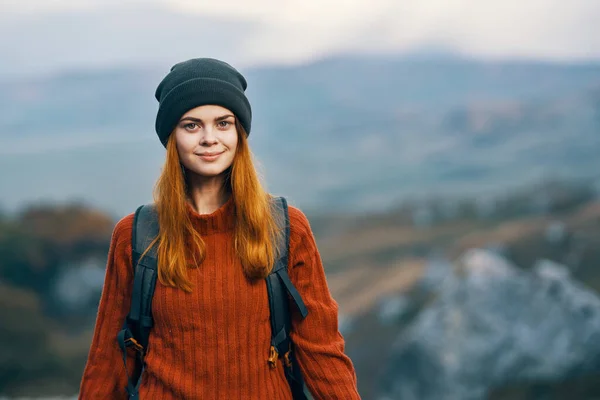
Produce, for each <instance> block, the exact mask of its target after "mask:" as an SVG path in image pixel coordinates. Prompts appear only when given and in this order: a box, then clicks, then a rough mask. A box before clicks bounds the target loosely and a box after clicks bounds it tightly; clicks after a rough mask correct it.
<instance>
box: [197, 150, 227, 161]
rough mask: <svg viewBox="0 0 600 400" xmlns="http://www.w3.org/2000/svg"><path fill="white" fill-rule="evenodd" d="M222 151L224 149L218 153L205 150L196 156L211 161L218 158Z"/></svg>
mask: <svg viewBox="0 0 600 400" xmlns="http://www.w3.org/2000/svg"><path fill="white" fill-rule="evenodd" d="M223 153H224V151H222V152H220V153H209V152H206V153H200V154H198V156H199V157H200V158H201V159H203V160H205V161H213V160H216V159H217V158H219V156H220V155H221V154H223Z"/></svg>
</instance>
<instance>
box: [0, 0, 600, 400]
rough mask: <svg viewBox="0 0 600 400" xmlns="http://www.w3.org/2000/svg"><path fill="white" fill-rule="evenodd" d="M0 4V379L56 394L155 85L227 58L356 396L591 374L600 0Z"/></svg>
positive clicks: (124, 207)
mask: <svg viewBox="0 0 600 400" xmlns="http://www.w3.org/2000/svg"><path fill="white" fill-rule="evenodd" d="M219 3H220V4H218V5H214V4H213V5H196V4H193V3H191V2H187V1H171V2H167V1H166V0H154V1H150V2H144V3H141V2H137V1H130V2H113V1H105V2H96V1H93V0H89V1H84V2H71V1H67V0H62V1H55V2H41V1H36V0H28V1H22V2H11V1H8V2H7V3H2V4H1V5H0V110H1V111H0V140H1V143H2V146H0V171H1V172H0V399H3V400H7V399H11V400H12V399H15V398H35V399H42V398H62V397H64V398H71V397H73V396H76V394H77V390H78V385H79V380H80V378H81V374H82V370H83V366H84V364H85V360H86V357H87V352H88V350H89V345H90V341H91V335H92V332H93V328H94V322H95V318H96V310H97V306H98V301H99V297H100V292H101V290H102V284H103V278H104V268H105V263H106V257H107V252H108V244H109V240H110V236H111V232H112V229H113V227H114V225H115V223H116V221H118V219H120V218H121V217H123V216H125V215H126V214H129V213H131V212H133V211H134V210H135V208H136V207H137V206H138V205H140V204H142V203H146V202H149V201H151V200H152V196H151V194H152V187H153V185H154V182H155V180H156V178H157V177H158V174H159V173H160V168H161V165H162V161H163V157H164V148H163V147H162V145H161V144H160V142H159V141H158V139H157V137H156V134H155V132H154V118H155V113H156V110H157V103H156V100H155V99H154V90H155V88H156V85H157V84H158V82H159V81H160V79H161V78H162V76H164V74H165V73H166V72H168V70H169V68H170V67H171V65H173V64H174V63H176V62H178V61H181V60H183V59H187V58H193V57H202V56H209V57H217V58H222V59H224V60H226V61H228V62H230V63H232V64H233V65H234V66H236V67H237V68H239V69H240V70H241V71H242V72H243V73H244V75H245V76H246V78H247V80H248V83H249V86H248V97H249V98H250V101H251V103H252V106H253V113H254V117H253V118H254V120H253V129H252V131H253V133H252V135H251V136H250V144H251V146H252V149H253V152H254V154H255V156H256V161H257V164H258V166H259V169H260V171H261V174H262V176H263V180H264V182H265V184H266V186H267V188H268V189H269V191H270V192H272V193H274V194H277V195H283V196H286V197H287V198H288V200H289V201H290V203H291V204H293V205H296V206H298V207H300V208H301V209H302V210H304V211H305V212H306V214H307V215H308V217H309V220H310V222H311V225H312V228H313V230H314V232H315V235H316V237H317V242H318V245H319V249H320V251H321V256H322V258H323V261H324V265H325V268H326V273H327V276H328V280H329V285H330V288H331V291H332V293H333V295H334V297H335V298H336V300H337V301H338V303H339V306H340V330H341V332H342V333H343V335H344V337H345V338H346V342H347V348H346V350H347V353H348V354H349V355H350V357H351V358H352V360H353V362H354V364H355V367H356V370H357V374H358V382H359V391H360V393H361V395H362V397H363V398H364V399H375V400H392V399H403V400H405V399H409V400H410V399H425V400H428V399H485V398H490V399H595V398H600V269H599V268H598V266H599V265H600V39H599V38H600V28H598V24H597V22H596V21H597V20H598V18H599V17H600V3H597V2H594V1H592V0H590V1H585V0H578V1H573V2H571V3H570V4H568V5H567V4H566V3H564V4H563V3H561V2H558V1H555V0H548V1H546V2H543V1H531V2H528V4H519V3H518V2H513V1H505V2H498V1H493V0H485V1H479V2H477V3H475V2H471V1H467V0H464V1H458V0H456V1H450V2H442V1H435V0H427V1H422V2H420V3H419V4H418V5H417V4H410V5H408V3H407V4H396V3H395V2H390V1H384V0H381V1H379V0H377V1H372V2H369V3H368V4H367V2H354V1H350V2H344V3H343V4H342V3H338V2H335V1H334V0H324V1H323V2H322V3H321V5H320V6H319V7H317V6H316V5H315V6H310V5H307V4H304V3H301V2H299V1H298V2H297V1H294V0H291V1H287V2H282V3H273V2H270V1H268V0H261V1H257V2H255V4H253V5H252V6H250V5H246V4H242V3H241V2H236V1H233V0H231V1H223V2H219Z"/></svg>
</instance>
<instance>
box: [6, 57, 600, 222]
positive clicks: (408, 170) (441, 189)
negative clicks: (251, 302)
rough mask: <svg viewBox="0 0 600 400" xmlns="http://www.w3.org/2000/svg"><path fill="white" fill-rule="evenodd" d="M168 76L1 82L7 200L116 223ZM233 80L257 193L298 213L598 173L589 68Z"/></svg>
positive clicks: (424, 62)
mask: <svg viewBox="0 0 600 400" xmlns="http://www.w3.org/2000/svg"><path fill="white" fill-rule="evenodd" d="M165 72H166V71H157V70H156V69H147V70H134V69H130V70H126V69H121V70H102V71H79V72H71V73H64V74H61V75H55V76H52V77H47V78H43V79H40V80H37V81H33V80H31V81H21V82H2V83H0V107H1V108H2V110H3V112H2V113H1V114H0V139H1V140H2V143H3V146H2V149H0V154H2V156H1V157H0V168H1V169H2V171H3V173H2V174H1V175H0V190H1V192H2V193H3V196H2V197H1V198H0V202H1V204H2V206H3V207H5V208H8V209H14V208H15V207H16V206H17V205H18V204H19V203H22V202H26V201H30V200H34V199H37V198H39V197H44V198H49V199H56V200H64V199H67V198H73V197H75V198H80V199H83V200H85V201H88V202H90V203H93V204H94V205H97V206H100V207H102V208H105V209H107V210H109V211H111V212H113V213H115V214H120V215H122V214H125V213H127V212H131V211H132V210H133V208H134V207H135V206H136V205H137V204H138V203H140V202H145V201H149V200H150V199H151V197H150V194H151V189H152V185H153V183H154V180H155V179H156V177H157V174H158V173H159V171H160V166H161V164H162V158H163V151H164V150H163V149H162V147H161V145H160V143H159V142H158V140H157V139H156V136H155V133H154V116H155V112H156V107H157V104H156V101H155V100H154V97H153V96H154V89H155V87H156V85H157V83H158V82H159V80H160V78H161V77H162V75H163V73H165ZM243 72H245V73H246V75H247V77H248V81H249V88H248V96H249V97H250V100H251V102H252V105H253V110H254V123H253V131H252V135H251V136H250V142H251V144H252V146H253V150H254V153H255V154H256V156H257V158H258V160H259V161H260V164H261V168H262V169H261V170H262V171H263V175H264V177H265V180H266V182H267V184H268V187H269V189H270V190H271V191H273V192H276V193H279V194H283V195H286V196H289V197H290V199H291V200H292V202H294V203H296V204H298V205H301V206H303V207H307V208H311V209H318V210H338V211H342V210H369V209H376V208H381V207H387V206H390V205H392V204H394V202H397V201H398V200H399V199H403V198H407V197H415V196H420V195H428V194H432V193H439V194H444V195H447V196H453V195H462V194H465V193H471V194H472V193H493V192H497V191H500V190H504V189H505V188H507V187H513V186H518V185H522V184H523V183H526V182H533V181H536V180H539V179H541V178H544V177H547V176H549V175H550V176H555V175H557V176H563V177H590V176H592V177H593V176H597V174H598V171H600V158H599V157H597V154H598V153H599V152H600V134H599V132H600V64H571V65H567V64H549V63H540V62H530V63H525V62H481V61H477V60H469V59H461V58H456V57H450V56H443V57H427V56H408V57H371V58H356V57H337V58H331V59H327V60H323V61H320V62H316V63H312V64H307V65H301V66H295V67H264V68H258V69H252V70H247V71H243Z"/></svg>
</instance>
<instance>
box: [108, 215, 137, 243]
mask: <svg viewBox="0 0 600 400" xmlns="http://www.w3.org/2000/svg"><path fill="white" fill-rule="evenodd" d="M134 216H135V213H131V214H128V215H126V216H124V217H123V218H121V219H120V220H119V221H118V222H117V223H116V224H115V227H114V229H113V233H112V239H111V242H112V244H113V245H114V246H115V247H127V246H128V245H131V234H132V231H133V219H134Z"/></svg>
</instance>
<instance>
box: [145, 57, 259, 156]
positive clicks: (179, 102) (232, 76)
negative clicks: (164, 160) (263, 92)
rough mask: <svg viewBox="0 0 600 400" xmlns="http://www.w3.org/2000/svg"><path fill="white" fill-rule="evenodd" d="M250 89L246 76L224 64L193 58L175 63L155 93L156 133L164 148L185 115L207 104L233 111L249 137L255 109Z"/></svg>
mask: <svg viewBox="0 0 600 400" xmlns="http://www.w3.org/2000/svg"><path fill="white" fill-rule="evenodd" d="M246 87H247V83H246V79H245V78H244V77H243V76H242V74H240V73H239V72H238V71H237V70H236V69H235V68H233V67H232V66H231V65H229V64H227V63H226V62H223V61H219V60H215V59H213V58H193V59H191V60H187V61H183V62H180V63H178V64H175V65H174V66H173V67H171V71H170V72H169V73H168V74H167V76H165V77H164V78H163V80H162V81H161V82H160V84H159V85H158V87H157V88H156V93H155V94H154V97H156V100H158V103H159V107H158V113H157V114H156V125H155V127H156V133H157V134H158V137H159V139H160V141H161V143H162V144H163V146H165V147H166V146H167V140H168V139H169V135H170V134H171V132H172V131H173V129H174V128H175V126H176V125H177V123H178V122H179V119H180V118H181V116H182V115H183V114H185V113H186V112H187V111H189V110H191V109H192V108H195V107H199V106H203V105H207V104H212V105H218V106H221V107H225V108H227V109H228V110H230V111H232V112H233V113H234V114H235V116H236V117H237V119H238V120H239V121H240V124H241V125H242V126H243V127H244V129H245V130H246V133H247V134H248V135H249V134H250V126H251V125H252V109H251V107H250V102H249V101H248V99H247V98H246V95H245V93H244V91H245V90H246Z"/></svg>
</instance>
